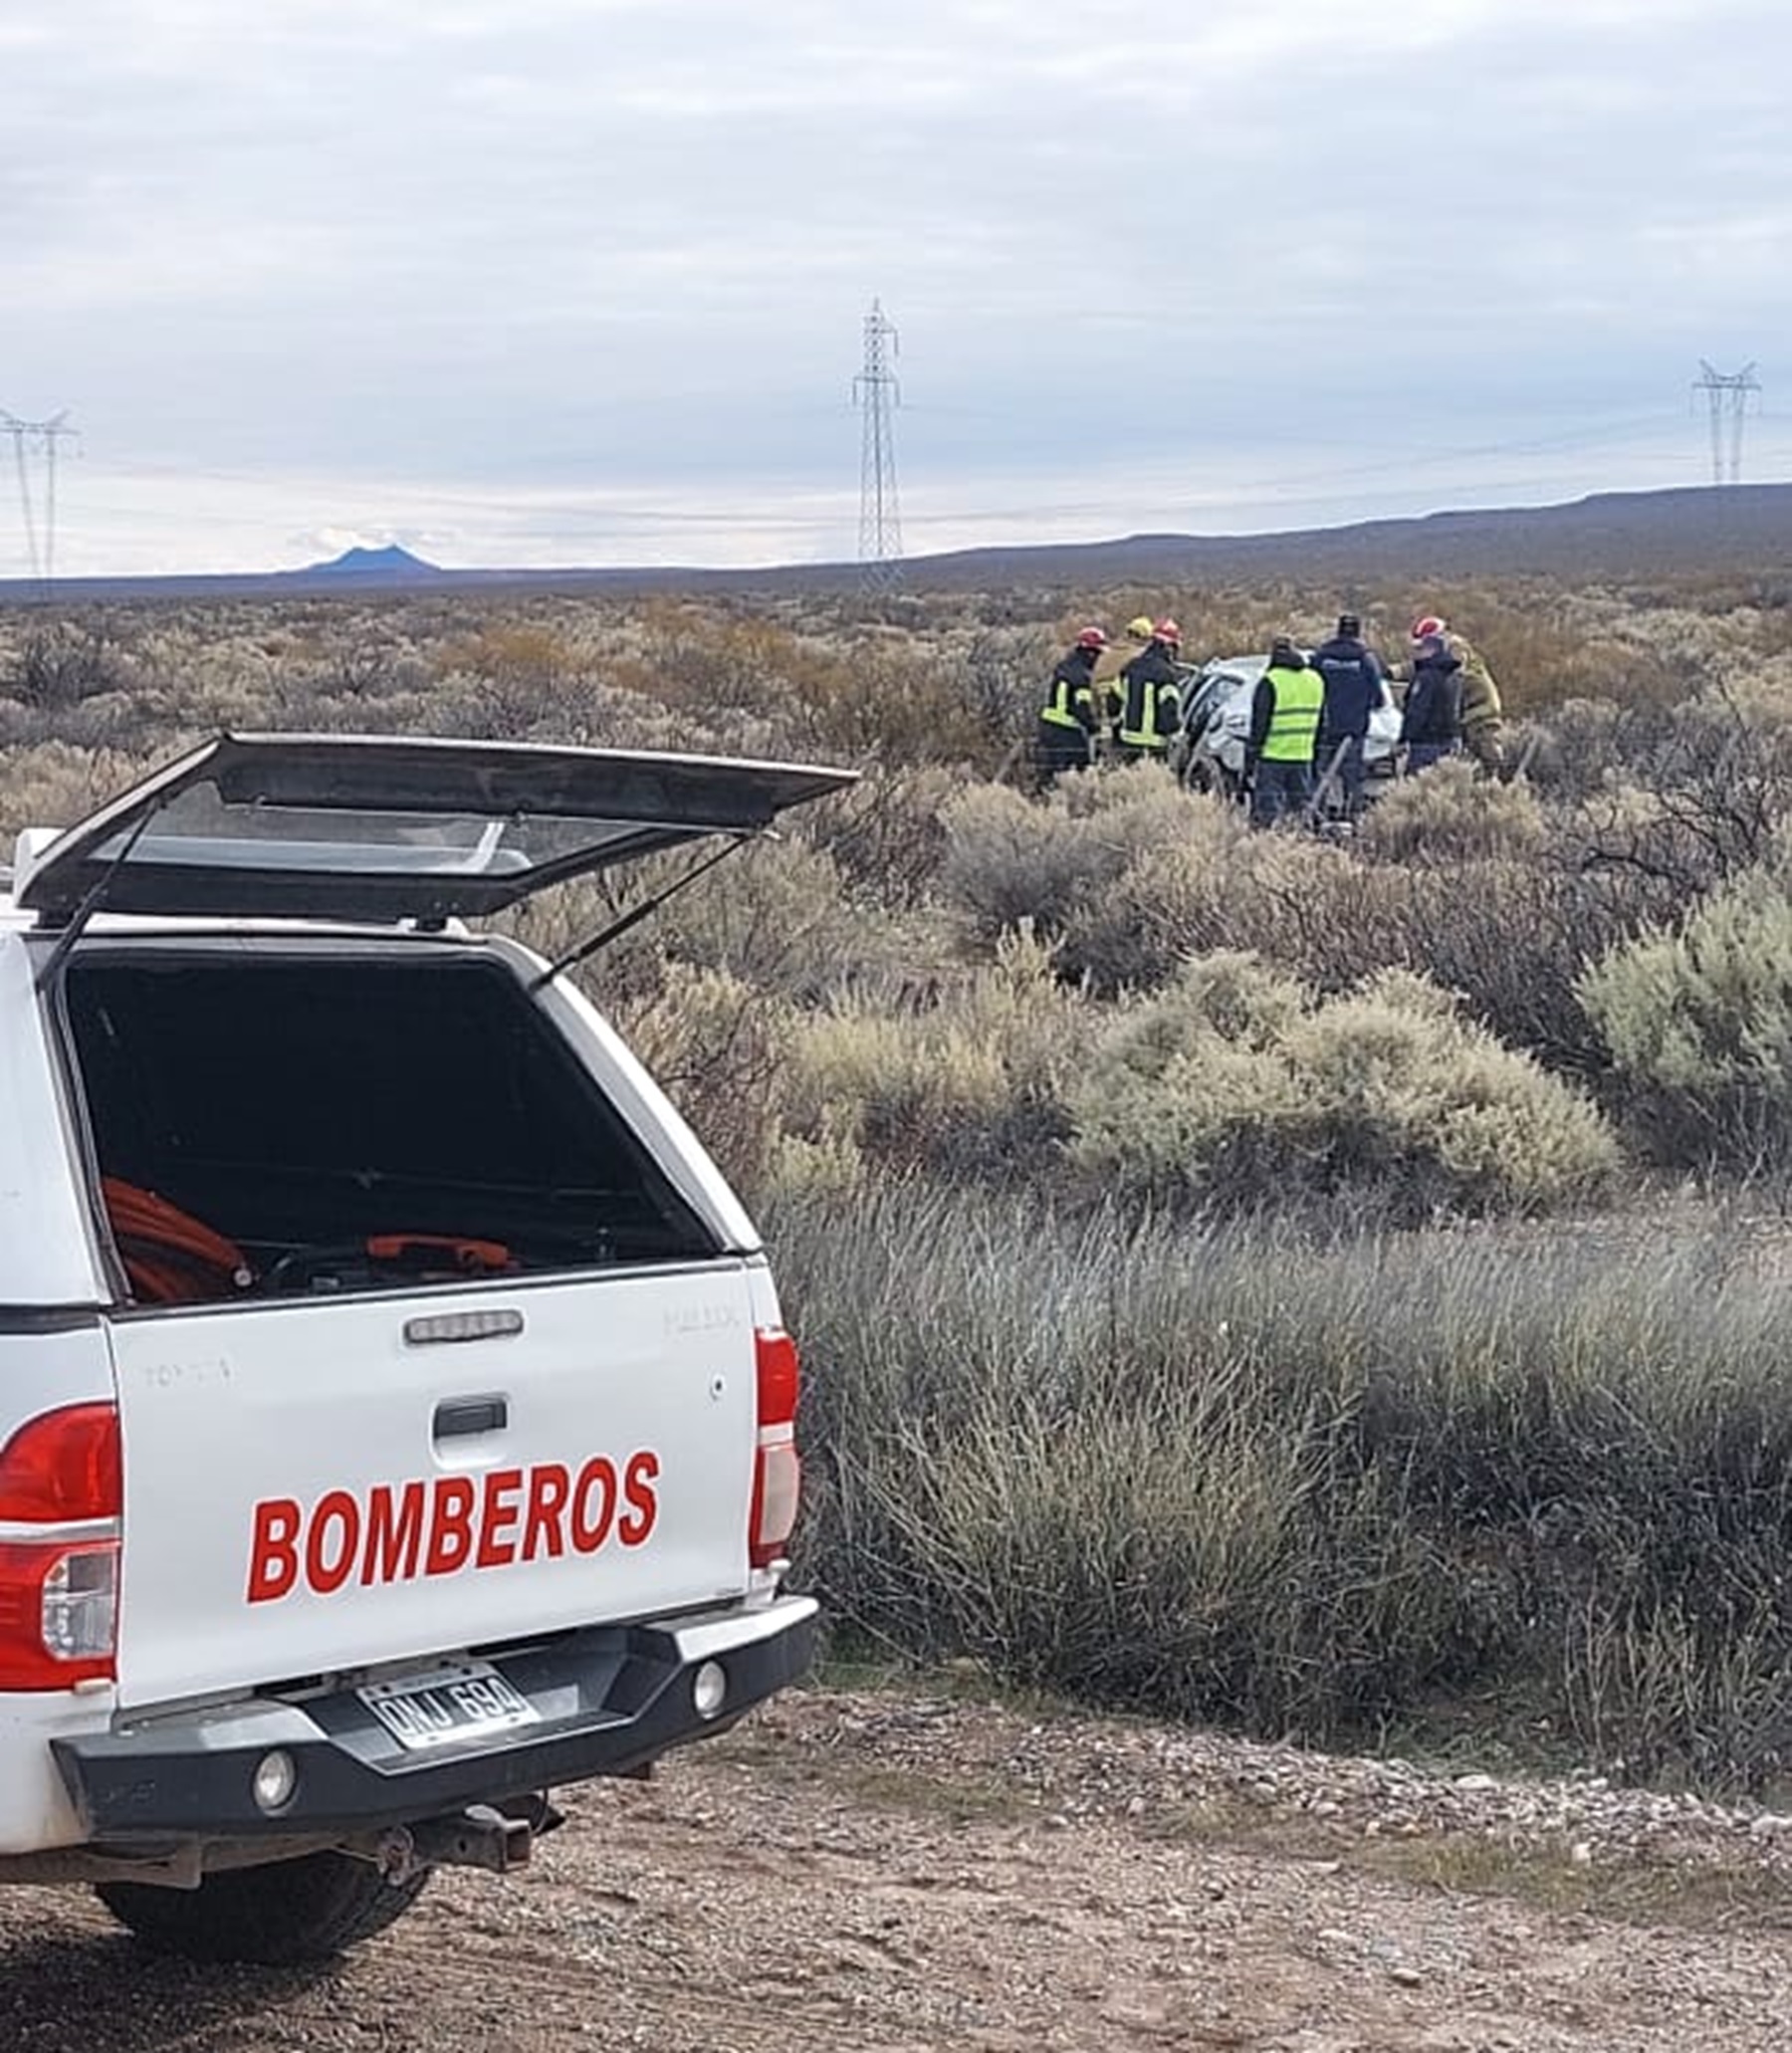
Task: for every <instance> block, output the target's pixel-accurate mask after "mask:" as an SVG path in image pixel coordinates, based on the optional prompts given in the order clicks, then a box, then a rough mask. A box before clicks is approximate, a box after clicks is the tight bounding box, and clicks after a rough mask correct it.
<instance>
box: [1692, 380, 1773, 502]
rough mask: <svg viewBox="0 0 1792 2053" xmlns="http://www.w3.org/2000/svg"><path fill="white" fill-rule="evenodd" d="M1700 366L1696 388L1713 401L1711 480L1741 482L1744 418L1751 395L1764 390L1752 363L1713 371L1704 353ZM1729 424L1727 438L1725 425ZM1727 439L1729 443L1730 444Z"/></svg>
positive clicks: (1729, 482)
mask: <svg viewBox="0 0 1792 2053" xmlns="http://www.w3.org/2000/svg"><path fill="white" fill-rule="evenodd" d="M1698 367H1699V369H1700V370H1701V371H1702V372H1703V373H1704V375H1703V376H1702V377H1697V378H1694V379H1693V380H1692V389H1693V391H1695V392H1703V393H1704V395H1705V396H1706V398H1707V399H1709V401H1710V402H1711V483H1712V484H1713V485H1737V484H1740V483H1741V481H1742V417H1743V415H1744V414H1745V413H1746V412H1747V411H1748V395H1749V393H1750V392H1758V391H1759V390H1760V389H1761V381H1760V379H1759V378H1758V377H1756V376H1755V367H1754V365H1753V364H1752V363H1745V364H1743V366H1742V368H1741V369H1740V370H1732V371H1722V370H1713V369H1712V368H1711V366H1710V365H1709V364H1708V363H1707V362H1706V361H1705V359H1704V358H1703V357H1702V356H1701V357H1700V358H1699V359H1698ZM1726 424H1727V426H1728V429H1729V433H1728V436H1727V438H1726V437H1725V434H1724V428H1725V425H1726ZM1726 439H1727V446H1726Z"/></svg>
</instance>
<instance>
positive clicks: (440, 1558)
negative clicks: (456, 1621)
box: [423, 1476, 479, 1575]
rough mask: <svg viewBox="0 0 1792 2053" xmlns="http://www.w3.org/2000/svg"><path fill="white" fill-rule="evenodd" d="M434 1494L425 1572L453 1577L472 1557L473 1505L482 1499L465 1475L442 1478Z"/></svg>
mask: <svg viewBox="0 0 1792 2053" xmlns="http://www.w3.org/2000/svg"><path fill="white" fill-rule="evenodd" d="M434 1494H435V1502H434V1504H433V1505H432V1506H431V1509H432V1511H433V1514H434V1515H433V1516H432V1517H431V1519H430V1521H429V1552H428V1553H427V1554H425V1555H424V1557H423V1573H424V1574H425V1575H452V1574H453V1573H454V1571H455V1570H456V1569H457V1568H464V1567H465V1566H466V1565H467V1562H468V1559H469V1558H470V1556H471V1555H472V1552H473V1506H474V1505H475V1504H476V1503H478V1501H479V1496H478V1493H477V1492H476V1491H475V1489H474V1487H473V1485H472V1483H469V1482H468V1481H467V1479H466V1478H465V1477H464V1476H438V1477H437V1478H436V1486H435V1492H434Z"/></svg>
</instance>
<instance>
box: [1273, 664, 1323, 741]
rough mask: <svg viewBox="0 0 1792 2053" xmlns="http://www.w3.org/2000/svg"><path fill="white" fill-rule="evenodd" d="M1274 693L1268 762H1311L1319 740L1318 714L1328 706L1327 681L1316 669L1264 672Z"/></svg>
mask: <svg viewBox="0 0 1792 2053" xmlns="http://www.w3.org/2000/svg"><path fill="white" fill-rule="evenodd" d="M1264 674H1265V675H1266V676H1267V678H1268V680H1269V685H1270V688H1271V690H1272V691H1273V692H1274V693H1275V707H1274V710H1273V711H1272V712H1271V713H1270V715H1269V732H1268V733H1267V734H1266V735H1265V736H1264V737H1263V747H1262V758H1263V761H1264V762H1265V763H1311V762H1312V760H1313V749H1314V747H1315V745H1316V744H1317V742H1318V739H1319V714H1320V711H1321V709H1322V708H1323V706H1324V704H1325V680H1324V678H1322V677H1321V676H1320V675H1319V673H1318V671H1317V670H1306V669H1301V670H1270V671H1267V672H1265V673H1264Z"/></svg>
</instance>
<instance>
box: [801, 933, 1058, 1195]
mask: <svg viewBox="0 0 1792 2053" xmlns="http://www.w3.org/2000/svg"><path fill="white" fill-rule="evenodd" d="M1086 1030H1087V1027H1086V1021H1085V1016H1084V1013H1083V1011H1082V1009H1081V1008H1080V1006H1079V1005H1078V1002H1077V1001H1076V1000H1075V999H1074V998H1073V997H1071V996H1070V995H1069V994H1068V993H1066V992H1065V991H1064V990H1063V989H1062V988H1061V986H1060V985H1059V984H1058V982H1057V981H1056V979H1055V977H1054V975H1053V972H1052V965H1051V959H1050V955H1049V952H1048V951H1047V950H1046V949H1045V948H1044V947H1043V946H1042V945H1041V944H1040V943H1039V942H1037V941H1036V940H1035V939H1034V938H1033V937H1032V935H1031V933H1030V932H1028V931H1026V930H1022V931H1020V932H1018V933H1015V934H1011V935H1008V936H1007V937H1006V938H1005V939H1004V940H1003V941H1002V942H1001V943H1000V944H999V946H998V948H997V951H996V955H995V959H994V960H993V961H992V962H990V963H988V964H984V965H980V966H978V967H976V968H975V969H973V970H972V971H970V972H969V973H968V974H966V975H964V976H962V977H961V978H960V979H959V980H957V981H956V982H955V983H953V984H952V985H950V986H947V987H945V988H943V989H942V990H940V991H939V992H937V993H935V994H934V995H933V996H932V998H931V999H929V1000H928V1001H926V1002H916V1001H914V1000H912V999H911V1000H907V1001H904V1000H902V999H901V998H898V1001H897V1002H896V1003H891V1002H890V996H889V994H887V993H880V992H878V991H876V990H870V991H865V992H861V993H853V994H847V995H846V996H844V997H842V998H840V999H839V1000H837V1001H836V1002H834V1003H832V1004H830V1005H829V1006H827V1007H826V1008H825V1009H824V1010H821V1011H819V1012H815V1013H813V1014H810V1015H808V1016H806V1017H805V1018H803V1019H802V1020H801V1021H800V1022H798V1023H796V1025H795V1026H794V1027H793V1029H792V1032H791V1034H790V1037H789V1041H788V1045H787V1049H786V1062H785V1066H784V1072H783V1075H782V1078H781V1090H782V1103H783V1107H784V1124H785V1128H786V1131H787V1133H788V1134H789V1135H790V1136H791V1137H792V1138H793V1139H794V1140H795V1141H796V1142H797V1143H798V1144H799V1146H798V1147H797V1148H796V1149H795V1150H792V1151H791V1152H790V1153H789V1155H788V1156H787V1157H786V1163H787V1165H789V1166H792V1167H794V1168H797V1169H801V1168H805V1167H810V1166H812V1165H811V1164H810V1163H809V1162H808V1159H807V1157H806V1156H805V1154H804V1152H803V1151H804V1150H808V1149H814V1148H821V1149H823V1150H828V1149H831V1150H833V1151H834V1153H835V1154H836V1155H837V1156H839V1157H840V1158H841V1159H843V1160H850V1161H864V1162H869V1163H873V1164H875V1165H876V1166H877V1167H878V1168H880V1169H882V1170H884V1171H886V1172H889V1173H893V1174H898V1175H900V1174H905V1173H908V1172H910V1171H913V1170H918V1169H925V1170H928V1171H931V1172H934V1173H938V1174H942V1175H949V1176H958V1177H967V1178H976V1179H992V1180H997V1181H1003V1180H1010V1179H1015V1178H1040V1177H1048V1176H1049V1175H1050V1173H1051V1172H1052V1170H1053V1169H1054V1168H1055V1166H1056V1163H1057V1158H1058V1150H1059V1146H1060V1143H1061V1140H1062V1137H1063V1134H1064V1132H1065V1121H1064V1115H1063V1112H1062V1109H1061V1099H1062V1093H1063V1090H1064V1087H1065V1083H1066V1080H1067V1078H1068V1076H1069V1074H1070V1073H1071V1071H1072V1070H1073V1069H1074V1067H1075V1065H1076V1063H1077V1060H1078V1058H1079V1050H1080V1043H1081V1040H1082V1038H1083V1036H1084V1034H1085V1033H1086Z"/></svg>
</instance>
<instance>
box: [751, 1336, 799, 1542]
mask: <svg viewBox="0 0 1792 2053" xmlns="http://www.w3.org/2000/svg"><path fill="white" fill-rule="evenodd" d="M754 1345H755V1351H756V1355H757V1361H758V1370H759V1447H758V1450H757V1452H756V1454H755V1456H754V1467H753V1509H752V1511H751V1512H750V1514H749V1516H748V1521H747V1558H748V1559H749V1560H750V1561H751V1562H752V1563H753V1565H754V1567H755V1568H770V1567H771V1566H772V1564H773V1563H774V1562H775V1561H780V1560H782V1559H783V1558H784V1549H785V1547H786V1546H787V1545H788V1544H789V1539H790V1532H791V1529H792V1528H793V1527H794V1525H795V1523H796V1502H797V1498H798V1497H799V1495H800V1494H801V1490H802V1464H801V1463H800V1462H799V1461H798V1460H797V1457H796V1391H797V1383H798V1376H797V1368H796V1343H795V1341H794V1340H792V1339H791V1338H790V1336H789V1334H788V1333H783V1332H769V1331H764V1330H762V1331H761V1332H759V1333H757V1334H756V1335H755V1336H754Z"/></svg>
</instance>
